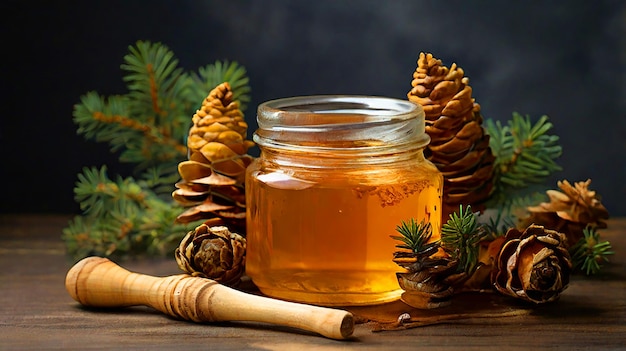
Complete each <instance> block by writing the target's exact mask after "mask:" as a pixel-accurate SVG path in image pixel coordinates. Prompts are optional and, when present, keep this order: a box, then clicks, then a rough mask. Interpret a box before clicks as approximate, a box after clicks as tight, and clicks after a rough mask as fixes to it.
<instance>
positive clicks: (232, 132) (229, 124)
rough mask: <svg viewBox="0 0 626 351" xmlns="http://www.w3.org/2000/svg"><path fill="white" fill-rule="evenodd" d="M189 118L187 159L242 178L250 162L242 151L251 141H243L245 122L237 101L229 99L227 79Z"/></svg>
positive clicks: (229, 92) (244, 151)
mask: <svg viewBox="0 0 626 351" xmlns="http://www.w3.org/2000/svg"><path fill="white" fill-rule="evenodd" d="M192 121H193V126H192V127H191V128H190V129H189V138H188V139H187V147H188V148H189V159H190V160H192V161H198V162H200V163H204V164H209V165H211V167H212V168H213V169H214V170H215V171H216V172H218V173H221V174H224V175H227V176H230V177H233V178H235V179H240V180H241V179H243V178H242V176H243V173H244V172H245V169H246V167H247V165H248V164H249V163H250V162H249V157H248V156H247V155H245V154H246V152H247V151H248V149H249V148H250V147H251V146H253V145H254V143H253V142H252V141H250V140H246V132H247V129H248V124H247V123H246V122H245V120H244V118H243V113H242V112H241V110H240V109H239V103H238V102H237V101H233V92H232V90H231V89H230V85H229V84H228V83H227V82H224V83H222V84H220V85H218V86H217V87H215V89H213V90H211V92H210V93H209V95H208V96H207V97H206V99H204V101H203V102H202V106H201V107H200V109H199V110H197V111H196V113H195V114H194V115H193V118H192Z"/></svg>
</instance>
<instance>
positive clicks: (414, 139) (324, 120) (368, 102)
mask: <svg viewBox="0 0 626 351" xmlns="http://www.w3.org/2000/svg"><path fill="white" fill-rule="evenodd" d="M257 120H258V124H259V129H258V130H257V131H256V132H255V134H254V141H255V142H256V143H257V144H259V146H261V147H263V146H270V145H271V147H276V148H283V147H285V148H286V147H294V146H296V147H307V148H314V149H316V151H320V150H323V149H328V148H330V149H338V148H339V149H355V148H356V149H363V148H377V147H382V146H385V145H387V146H388V145H389V144H392V145H394V146H401V145H404V144H411V145H412V147H424V146H425V145H426V144H427V143H428V141H429V140H430V139H429V137H428V135H427V134H426V133H425V132H424V111H423V109H422V107H421V106H419V105H417V104H415V103H413V102H410V101H406V100H399V99H393V98H387V97H377V96H358V95H315V96H301V97H292V98H284V99H278V100H271V101H267V102H265V103H262V104H261V105H259V108H258V115H257Z"/></svg>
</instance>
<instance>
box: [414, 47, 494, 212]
mask: <svg viewBox="0 0 626 351" xmlns="http://www.w3.org/2000/svg"><path fill="white" fill-rule="evenodd" d="M411 85H412V86H413V88H412V89H411V91H409V92H408V94H407V97H408V99H409V101H412V102H415V103H417V104H420V105H421V106H422V107H423V108H424V112H425V115H426V133H428V135H429V136H430V138H431V141H430V144H429V145H428V147H427V148H426V150H425V155H426V157H427V158H428V159H429V160H430V161H431V162H433V163H434V164H435V165H436V166H437V168H438V169H439V171H441V173H442V174H443V176H444V189H443V193H444V197H443V207H444V208H443V216H444V218H446V217H447V215H448V214H450V213H453V212H454V211H455V210H456V209H458V208H459V205H471V206H472V208H476V209H481V204H482V203H483V202H484V201H485V200H486V199H487V198H488V197H489V195H490V194H491V190H492V189H493V175H494V172H493V171H494V168H493V166H494V161H495V157H494V155H493V153H492V152H491V148H490V147H489V135H488V134H487V133H486V132H485V129H484V128H483V126H482V122H483V118H482V116H481V114H480V105H479V104H478V103H476V102H475V101H474V99H473V98H472V88H471V87H470V86H469V78H467V77H464V72H463V70H462V69H461V68H460V67H457V66H456V64H452V66H451V67H450V68H447V67H445V66H443V65H442V63H441V60H438V59H436V58H434V57H433V55H432V54H424V53H420V56H419V59H418V61H417V69H416V70H415V72H414V73H413V81H412V82H411Z"/></svg>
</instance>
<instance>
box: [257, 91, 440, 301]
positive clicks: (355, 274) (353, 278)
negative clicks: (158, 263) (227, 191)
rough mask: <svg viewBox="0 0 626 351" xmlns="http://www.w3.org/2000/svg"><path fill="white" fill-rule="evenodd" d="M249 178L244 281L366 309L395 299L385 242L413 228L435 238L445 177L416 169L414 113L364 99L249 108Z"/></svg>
mask: <svg viewBox="0 0 626 351" xmlns="http://www.w3.org/2000/svg"><path fill="white" fill-rule="evenodd" d="M257 119H258V125H259V128H258V130H257V131H256V132H255V133H254V136H253V140H254V141H255V142H256V143H257V145H258V146H259V149H260V151H261V153H260V156H259V158H257V159H256V160H255V161H254V162H253V163H252V164H251V165H250V166H249V167H248V169H247V173H246V205H247V253H246V273H247V275H248V276H250V277H251V278H252V281H253V282H254V283H255V285H257V286H258V288H259V289H260V290H261V292H262V293H263V294H265V295H268V296H271V297H275V298H280V299H284V300H291V301H297V302H303V303H311V304H316V305H325V306H355V305H372V304H379V303H385V302H389V301H393V300H396V299H398V298H399V297H400V295H401V293H402V290H401V289H400V287H399V286H398V282H397V278H396V274H395V273H396V272H402V271H403V269H402V268H401V267H399V266H398V265H396V264H395V263H394V262H393V261H392V259H393V253H394V251H397V250H398V249H397V248H396V247H395V246H396V245H398V244H400V243H399V242H398V241H396V240H394V239H392V238H391V237H390V236H391V235H399V234H398V233H397V232H396V227H397V226H399V225H401V224H402V222H403V221H405V222H407V221H409V220H411V219H414V220H416V221H418V222H419V221H421V220H422V219H424V220H426V221H429V222H430V223H431V224H432V227H433V235H432V240H437V239H439V238H440V229H441V197H442V188H443V178H442V176H441V174H440V173H439V171H438V170H437V168H436V167H435V166H434V165H433V164H432V163H431V162H429V161H428V160H427V159H425V158H424V154H423V150H424V148H425V147H426V145H427V144H428V142H429V140H430V139H429V137H428V135H427V134H426V133H425V131H424V111H423V110H422V108H421V106H419V105H416V104H414V103H412V102H409V101H404V100H399V99H392V98H386V97H373V96H347V95H346V96H344V95H322V96H302V97H292V98H284V99H278V100H273V101H268V102H265V103H263V104H261V105H259V107H258V115H257Z"/></svg>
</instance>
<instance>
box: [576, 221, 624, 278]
mask: <svg viewBox="0 0 626 351" xmlns="http://www.w3.org/2000/svg"><path fill="white" fill-rule="evenodd" d="M612 250H613V248H612V246H611V243H610V242H608V241H600V234H599V233H598V232H597V230H596V228H594V227H591V226H587V227H586V228H585V229H583V237H582V238H581V239H580V240H579V241H578V242H577V243H576V244H575V245H573V246H572V247H571V248H570V250H569V251H570V255H571V256H572V265H573V266H574V268H576V269H579V270H581V271H582V272H584V273H585V274H586V275H594V274H597V273H598V272H599V271H600V269H601V268H602V263H607V262H609V258H608V256H610V255H613V254H614V253H615V252H614V251H612Z"/></svg>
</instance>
